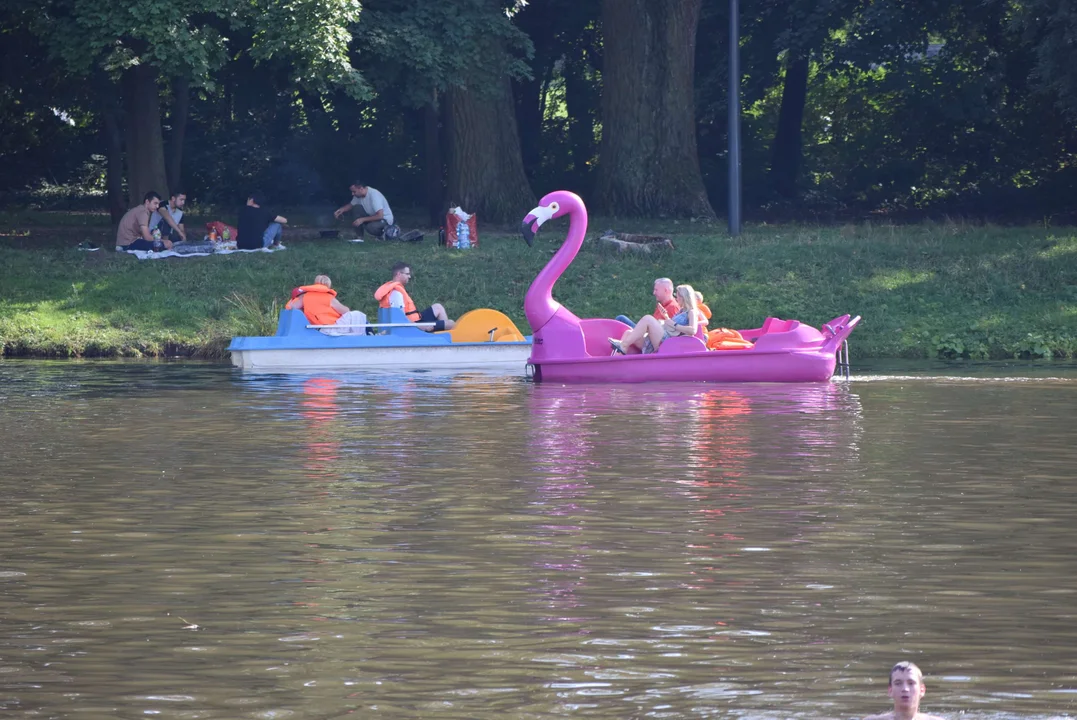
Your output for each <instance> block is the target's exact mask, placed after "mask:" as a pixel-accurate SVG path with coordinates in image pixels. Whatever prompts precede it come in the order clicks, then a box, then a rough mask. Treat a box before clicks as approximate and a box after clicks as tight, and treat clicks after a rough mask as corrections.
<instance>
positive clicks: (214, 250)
mask: <svg viewBox="0 0 1077 720" xmlns="http://www.w3.org/2000/svg"><path fill="white" fill-rule="evenodd" d="M173 247H174V249H172V250H161V251H160V252H155V251H153V250H124V249H123V248H121V247H119V246H117V247H116V251H117V252H125V253H127V254H128V255H134V256H135V257H137V258H138V259H139V260H157V259H160V258H167V257H205V256H207V255H231V254H232V253H255V252H256V253H270V252H277V251H278V250H287V249H288V248H286V247H284V246H283V245H277V246H276V247H269V248H254V249H251V250H239V249H237V248H236V246H235V243H231V244H227V245H222V244H221V243H199V244H197V245H180V244H179V243H177V244H176V245H175V246H173Z"/></svg>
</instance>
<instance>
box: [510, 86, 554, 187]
mask: <svg viewBox="0 0 1077 720" xmlns="http://www.w3.org/2000/svg"><path fill="white" fill-rule="evenodd" d="M545 89H546V88H545V85H544V84H543V80H542V79H541V78H540V77H538V75H537V73H536V77H535V79H533V80H516V81H515V82H514V83H513V90H514V94H515V96H516V126H517V128H518V130H519V132H520V154H521V156H522V157H523V163H524V172H526V173H527V175H528V177H533V175H534V172H535V171H536V170H538V169H539V166H540V165H541V164H542V93H543V92H544V91H545Z"/></svg>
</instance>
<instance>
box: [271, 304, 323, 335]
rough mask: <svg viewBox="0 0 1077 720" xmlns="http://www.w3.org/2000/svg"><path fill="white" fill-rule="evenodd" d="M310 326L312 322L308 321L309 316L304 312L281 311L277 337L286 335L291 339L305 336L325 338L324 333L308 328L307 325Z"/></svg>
mask: <svg viewBox="0 0 1077 720" xmlns="http://www.w3.org/2000/svg"><path fill="white" fill-rule="evenodd" d="M309 324H310V321H309V320H307V316H306V315H304V314H303V311H302V310H281V311H280V315H279V316H278V317H277V337H282V336H284V335H288V336H290V337H297V336H303V335H310V336H311V337H313V336H315V335H317V336H319V337H324V335H322V333H320V332H319V331H317V330H315V329H314V328H308V327H307V325H309Z"/></svg>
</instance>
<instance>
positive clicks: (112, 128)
mask: <svg viewBox="0 0 1077 720" xmlns="http://www.w3.org/2000/svg"><path fill="white" fill-rule="evenodd" d="M101 134H102V135H103V137H104V140H105V158H106V159H107V160H106V165H105V190H106V193H107V198H108V200H107V202H108V214H109V217H111V218H112V224H113V225H116V224H118V223H119V222H120V218H122V217H123V214H124V213H125V212H127V202H126V198H124V196H123V126H122V124H121V120H120V113H119V111H118V110H116V109H105V110H103V111H102V113H101Z"/></svg>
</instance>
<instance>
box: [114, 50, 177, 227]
mask: <svg viewBox="0 0 1077 720" xmlns="http://www.w3.org/2000/svg"><path fill="white" fill-rule="evenodd" d="M123 105H124V111H125V120H126V122H125V129H126V138H125V139H126V141H127V196H128V205H130V206H132V207H133V206H135V205H138V204H140V203H141V202H142V198H143V196H144V195H145V194H146V193H147V192H149V191H150V190H154V191H156V192H157V193H158V194H159V195H161V197H163V198H167V197H168V180H167V178H166V176H165V150H164V138H163V136H162V133H161V101H160V97H159V95H158V91H157V70H156V69H154V68H153V67H151V66H149V65H137V66H135V67H133V68H131V69H130V70H128V71H127V72H125V73H124V76H123Z"/></svg>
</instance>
